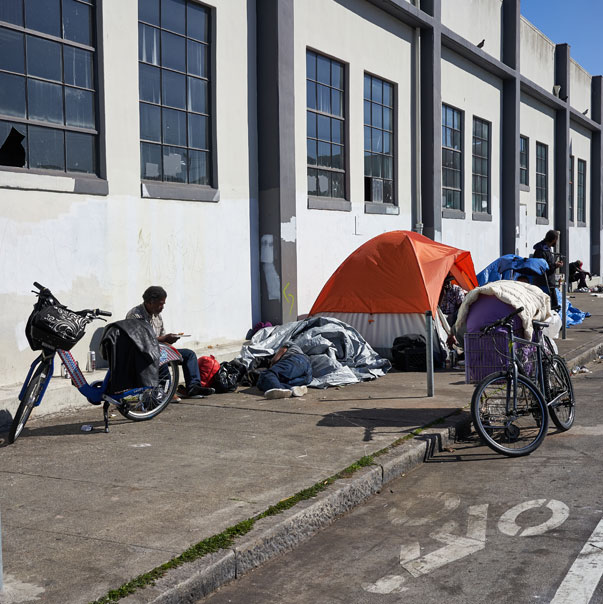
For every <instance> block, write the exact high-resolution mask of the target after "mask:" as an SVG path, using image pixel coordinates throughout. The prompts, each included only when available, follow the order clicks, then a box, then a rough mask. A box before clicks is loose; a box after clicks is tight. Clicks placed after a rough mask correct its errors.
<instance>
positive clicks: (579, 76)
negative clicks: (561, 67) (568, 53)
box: [570, 59, 592, 117]
mask: <svg viewBox="0 0 603 604" xmlns="http://www.w3.org/2000/svg"><path fill="white" fill-rule="evenodd" d="M591 84H592V76H591V75H590V74H589V73H588V72H587V71H586V70H585V69H584V68H583V67H581V66H580V65H578V63H576V61H574V60H573V59H570V104H571V106H572V107H574V108H575V109H577V110H578V111H580V113H582V112H584V111H585V110H586V109H588V113H587V114H586V115H587V116H588V117H592V113H591V112H592V107H591V104H592V96H591Z"/></svg>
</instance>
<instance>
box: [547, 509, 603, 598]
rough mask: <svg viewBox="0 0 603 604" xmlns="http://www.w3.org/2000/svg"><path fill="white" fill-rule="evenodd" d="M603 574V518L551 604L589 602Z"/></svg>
mask: <svg viewBox="0 0 603 604" xmlns="http://www.w3.org/2000/svg"><path fill="white" fill-rule="evenodd" d="M602 575H603V518H602V519H601V520H600V521H599V524H597V526H596V528H595V530H594V531H593V533H592V535H591V536H590V537H589V538H588V541H587V542H586V543H585V544H584V547H583V548H582V551H581V552H580V553H579V554H578V557H577V558H576V560H575V561H574V563H573V564H572V567H571V568H570V569H569V572H568V573H567V575H565V579H563V582H562V583H561V585H560V586H559V589H558V590H557V593H556V594H555V597H554V598H553V599H552V600H551V604H588V602H590V599H591V598H592V595H593V593H594V591H595V589H596V588H597V585H598V584H599V581H600V580H601V576H602Z"/></svg>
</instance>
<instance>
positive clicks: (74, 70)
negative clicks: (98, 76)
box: [63, 46, 94, 88]
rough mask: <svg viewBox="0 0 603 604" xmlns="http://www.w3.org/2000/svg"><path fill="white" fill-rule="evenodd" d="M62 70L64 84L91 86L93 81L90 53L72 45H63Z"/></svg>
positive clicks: (80, 86) (81, 86)
mask: <svg viewBox="0 0 603 604" xmlns="http://www.w3.org/2000/svg"><path fill="white" fill-rule="evenodd" d="M63 71H64V74H65V76H64V77H65V84H71V85H72V86H78V87H79V88H92V87H93V81H94V67H93V63H92V53H91V52H89V51H88V50H82V49H81V48H75V47H74V46H63Z"/></svg>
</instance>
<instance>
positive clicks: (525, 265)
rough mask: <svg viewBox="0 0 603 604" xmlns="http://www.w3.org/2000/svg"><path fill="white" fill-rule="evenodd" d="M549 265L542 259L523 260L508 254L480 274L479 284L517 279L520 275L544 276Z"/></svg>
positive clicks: (478, 277)
mask: <svg viewBox="0 0 603 604" xmlns="http://www.w3.org/2000/svg"><path fill="white" fill-rule="evenodd" d="M547 268H548V264H547V263H546V260H544V259H542V258H522V257H521V256H515V254H506V255H505V256H501V257H500V258H497V259H496V260H495V261H494V262H492V263H490V264H489V265H488V266H487V267H486V268H485V269H484V270H483V271H481V272H480V273H478V275H477V282H478V283H479V284H480V285H485V284H486V283H491V282H492V281H501V280H503V279H513V280H515V279H517V277H518V276H520V275H527V276H534V275H544V273H545V271H546V269H547Z"/></svg>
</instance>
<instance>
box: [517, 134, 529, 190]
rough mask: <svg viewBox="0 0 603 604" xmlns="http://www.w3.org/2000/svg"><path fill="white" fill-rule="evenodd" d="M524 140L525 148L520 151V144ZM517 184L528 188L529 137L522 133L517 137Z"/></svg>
mask: <svg viewBox="0 0 603 604" xmlns="http://www.w3.org/2000/svg"><path fill="white" fill-rule="evenodd" d="M524 141H525V150H524V151H522V150H521V144H522V142H524ZM524 181H525V182H524ZM519 186H520V187H521V188H524V190H528V191H529V190H530V139H529V138H528V137H527V136H523V134H522V135H520V137H519Z"/></svg>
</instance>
